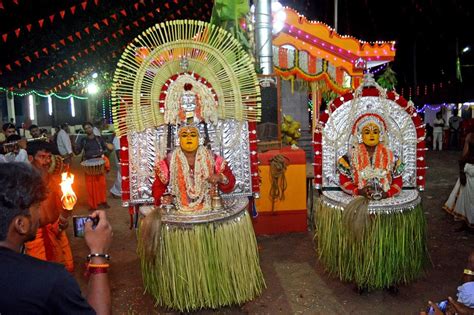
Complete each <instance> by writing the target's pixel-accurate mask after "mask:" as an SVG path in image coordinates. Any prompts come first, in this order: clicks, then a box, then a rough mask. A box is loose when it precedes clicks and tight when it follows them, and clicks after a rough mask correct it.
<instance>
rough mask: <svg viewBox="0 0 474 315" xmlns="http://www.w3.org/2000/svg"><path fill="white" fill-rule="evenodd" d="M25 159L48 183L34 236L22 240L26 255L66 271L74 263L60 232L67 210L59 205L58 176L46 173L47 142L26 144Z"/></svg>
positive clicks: (61, 231)
mask: <svg viewBox="0 0 474 315" xmlns="http://www.w3.org/2000/svg"><path fill="white" fill-rule="evenodd" d="M27 151H28V158H29V160H30V162H31V164H32V165H33V167H35V168H36V169H37V170H38V171H39V172H40V173H41V176H42V177H43V180H44V182H45V183H46V185H48V191H49V194H48V197H47V199H46V200H44V201H43V202H42V203H41V205H40V207H41V209H40V214H41V216H40V225H41V227H40V228H39V229H38V232H37V234H36V239H35V240H33V241H31V242H28V243H25V248H26V252H27V254H28V255H30V256H33V257H36V258H38V259H41V260H46V261H52V262H57V263H60V264H63V265H64V266H65V267H66V269H67V270H68V271H70V272H72V271H74V262H73V258H72V253H71V247H70V245H69V239H68V238H67V235H66V232H65V231H64V230H65V229H66V228H67V226H68V220H67V218H68V216H69V213H68V211H67V210H63V208H62V205H61V195H60V191H59V178H57V176H54V175H50V174H48V168H49V166H50V164H51V148H50V145H49V144H48V143H47V142H43V141H37V142H31V143H29V144H28V148H27Z"/></svg>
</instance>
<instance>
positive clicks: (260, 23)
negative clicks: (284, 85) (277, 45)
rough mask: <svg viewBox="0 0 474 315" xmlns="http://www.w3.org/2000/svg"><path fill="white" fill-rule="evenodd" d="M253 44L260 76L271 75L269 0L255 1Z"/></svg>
mask: <svg viewBox="0 0 474 315" xmlns="http://www.w3.org/2000/svg"><path fill="white" fill-rule="evenodd" d="M255 44H256V50H257V52H256V55H257V61H258V64H259V67H260V68H262V70H263V72H262V74H267V75H268V74H273V47H272V6H271V0H257V1H256V3H255Z"/></svg>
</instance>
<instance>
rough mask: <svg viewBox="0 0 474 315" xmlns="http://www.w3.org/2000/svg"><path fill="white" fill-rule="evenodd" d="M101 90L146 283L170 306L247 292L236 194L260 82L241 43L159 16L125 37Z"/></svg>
mask: <svg viewBox="0 0 474 315" xmlns="http://www.w3.org/2000/svg"><path fill="white" fill-rule="evenodd" d="M164 35H166V36H164ZM112 91H113V92H112V97H113V102H114V122H115V127H116V132H117V135H118V136H120V137H121V138H120V146H121V159H120V160H121V165H122V201H123V204H124V205H125V206H128V207H129V209H130V213H131V215H132V216H134V217H135V218H136V219H137V220H136V221H137V226H138V254H139V256H140V259H141V266H142V273H143V280H144V285H145V289H146V291H147V292H148V293H150V294H152V295H153V296H154V298H155V299H156V301H157V304H159V305H161V306H164V307H166V308H169V309H175V310H178V311H192V310H197V309H201V308H218V307H222V306H225V305H231V304H241V303H244V302H246V301H249V300H252V299H253V298H255V297H256V296H258V295H259V294H260V293H261V292H262V290H263V288H264V287H265V282H264V279H263V275H262V272H261V269H260V264H259V257H258V250H257V244H256V239H255V234H254V231H253V227H252V224H251V220H250V217H249V214H248V211H247V204H248V197H250V196H252V194H254V193H256V192H258V187H259V186H258V181H257V180H258V173H257V170H256V169H257V160H256V153H255V152H256V132H255V123H256V121H258V120H259V118H260V104H259V103H260V89H259V86H258V81H257V77H256V74H255V70H254V68H253V63H252V62H251V60H250V58H249V56H248V55H247V53H245V52H244V51H243V50H242V48H241V46H240V44H238V42H237V41H236V40H235V39H234V38H233V37H232V35H230V34H229V33H228V32H226V31H225V30H223V29H221V28H219V27H216V26H214V25H211V24H208V23H205V22H200V21H188V20H180V21H170V22H167V23H162V24H159V25H155V26H153V27H152V28H150V29H148V30H146V31H145V32H144V33H142V35H140V36H139V37H137V38H136V39H135V40H134V41H133V43H132V44H130V45H129V46H128V47H127V49H126V50H125V53H124V54H123V55H122V58H121V59H120V61H119V64H118V68H117V71H116V73H115V77H114V86H113V89H112Z"/></svg>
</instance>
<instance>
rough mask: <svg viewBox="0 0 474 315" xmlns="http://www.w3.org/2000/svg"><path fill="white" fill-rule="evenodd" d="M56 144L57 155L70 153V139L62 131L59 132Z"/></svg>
mask: <svg viewBox="0 0 474 315" xmlns="http://www.w3.org/2000/svg"><path fill="white" fill-rule="evenodd" d="M56 142H57V144H58V151H59V154H61V155H66V154H71V153H72V146H71V139H70V138H69V135H68V134H67V132H66V131H64V130H63V129H61V130H59V132H58V137H57V138H56Z"/></svg>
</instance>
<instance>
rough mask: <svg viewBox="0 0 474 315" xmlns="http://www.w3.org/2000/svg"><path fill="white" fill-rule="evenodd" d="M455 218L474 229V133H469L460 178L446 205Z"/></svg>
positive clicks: (445, 208)
mask: <svg viewBox="0 0 474 315" xmlns="http://www.w3.org/2000/svg"><path fill="white" fill-rule="evenodd" d="M443 209H444V210H446V211H447V212H448V213H450V214H452V215H453V216H454V218H455V219H457V220H463V221H464V224H465V225H466V226H467V227H469V228H471V229H474V133H473V132H471V133H469V134H468V135H467V137H466V140H465V142H464V150H463V153H462V157H461V159H460V160H459V179H458V180H457V182H456V185H455V186H454V188H453V190H452V192H451V194H450V195H449V198H448V200H447V201H446V203H445V205H444V207H443Z"/></svg>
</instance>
